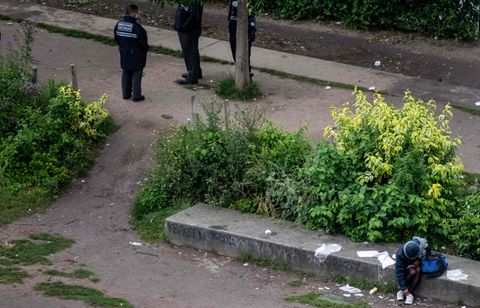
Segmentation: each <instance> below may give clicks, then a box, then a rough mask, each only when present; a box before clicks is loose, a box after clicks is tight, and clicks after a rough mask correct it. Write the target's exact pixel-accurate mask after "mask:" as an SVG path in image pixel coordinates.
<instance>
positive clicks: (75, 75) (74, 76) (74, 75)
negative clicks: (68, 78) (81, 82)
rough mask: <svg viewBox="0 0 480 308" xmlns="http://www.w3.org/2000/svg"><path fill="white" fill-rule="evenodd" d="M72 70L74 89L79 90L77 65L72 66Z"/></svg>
mask: <svg viewBox="0 0 480 308" xmlns="http://www.w3.org/2000/svg"><path fill="white" fill-rule="evenodd" d="M70 69H71V72H72V87H73V88H75V89H77V90H78V80H77V69H76V68H75V64H70Z"/></svg>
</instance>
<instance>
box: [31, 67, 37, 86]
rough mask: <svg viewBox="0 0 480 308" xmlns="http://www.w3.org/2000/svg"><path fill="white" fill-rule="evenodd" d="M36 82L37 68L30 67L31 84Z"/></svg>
mask: <svg viewBox="0 0 480 308" xmlns="http://www.w3.org/2000/svg"><path fill="white" fill-rule="evenodd" d="M37 82H38V68H37V67H36V66H33V67H32V83H37Z"/></svg>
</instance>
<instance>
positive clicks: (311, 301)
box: [285, 292, 370, 308]
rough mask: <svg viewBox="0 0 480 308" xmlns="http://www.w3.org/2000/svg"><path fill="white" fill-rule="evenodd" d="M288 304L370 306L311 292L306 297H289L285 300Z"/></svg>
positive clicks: (326, 307)
mask: <svg viewBox="0 0 480 308" xmlns="http://www.w3.org/2000/svg"><path fill="white" fill-rule="evenodd" d="M285 300H286V301H288V302H293V303H299V304H304V305H308V306H311V307H320V308H368V307H370V305H368V303H366V302H364V301H355V302H353V301H347V300H346V299H344V298H342V297H340V296H338V295H334V294H330V293H327V294H320V293H317V292H311V293H307V294H304V295H295V296H289V297H287V298H286V299H285Z"/></svg>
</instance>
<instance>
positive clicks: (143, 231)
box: [131, 202, 190, 243]
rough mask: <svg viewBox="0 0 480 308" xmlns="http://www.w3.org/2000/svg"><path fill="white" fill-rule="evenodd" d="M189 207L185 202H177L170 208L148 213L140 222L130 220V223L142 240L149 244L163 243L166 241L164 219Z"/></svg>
mask: <svg viewBox="0 0 480 308" xmlns="http://www.w3.org/2000/svg"><path fill="white" fill-rule="evenodd" d="M189 207H190V204H189V203H187V202H178V203H177V204H175V205H173V206H171V207H167V208H163V209H160V210H159V211H156V212H152V213H149V214H147V215H146V216H145V217H143V218H142V219H140V220H132V222H131V223H132V224H133V226H134V227H135V229H136V230H137V232H138V234H139V235H140V238H141V239H142V240H144V241H146V242H151V243H153V242H164V241H166V240H167V238H166V235H165V219H167V217H169V216H172V215H174V214H176V213H178V212H181V211H183V210H185V209H187V208H189Z"/></svg>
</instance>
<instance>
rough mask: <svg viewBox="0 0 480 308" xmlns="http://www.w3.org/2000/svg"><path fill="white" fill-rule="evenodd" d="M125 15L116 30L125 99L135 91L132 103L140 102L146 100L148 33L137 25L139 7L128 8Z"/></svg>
mask: <svg viewBox="0 0 480 308" xmlns="http://www.w3.org/2000/svg"><path fill="white" fill-rule="evenodd" d="M125 15H126V16H124V17H123V19H122V20H120V21H118V22H117V24H116V25H115V29H114V34H115V41H117V44H118V47H119V48H118V49H119V51H120V65H121V67H122V70H123V72H122V92H123V99H130V98H131V97H132V91H133V98H132V101H134V102H139V101H142V100H144V99H145V97H144V96H143V95H142V77H143V69H144V68H145V65H146V62H147V52H148V48H149V46H148V38H147V31H145V29H144V28H143V27H142V26H141V25H139V24H138V23H137V18H138V7H137V6H136V5H135V4H130V5H128V6H127V9H126V12H125Z"/></svg>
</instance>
